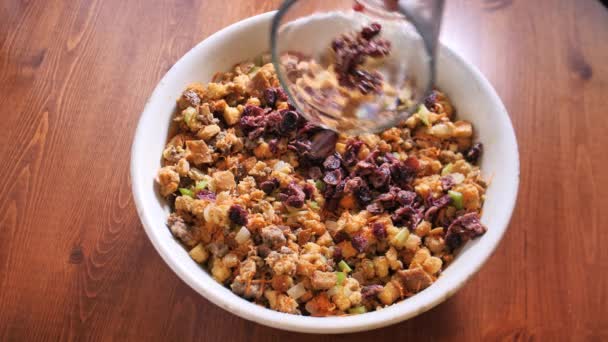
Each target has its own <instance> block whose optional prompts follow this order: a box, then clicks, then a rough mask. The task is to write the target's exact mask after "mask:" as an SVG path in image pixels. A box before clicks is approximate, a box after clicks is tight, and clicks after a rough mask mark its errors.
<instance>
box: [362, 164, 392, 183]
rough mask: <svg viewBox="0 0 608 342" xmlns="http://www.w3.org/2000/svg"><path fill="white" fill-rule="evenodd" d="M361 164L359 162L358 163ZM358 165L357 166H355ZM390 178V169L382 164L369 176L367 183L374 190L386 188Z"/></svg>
mask: <svg viewBox="0 0 608 342" xmlns="http://www.w3.org/2000/svg"><path fill="white" fill-rule="evenodd" d="M359 163H361V162H359ZM357 165H358V164H357ZM390 178H391V169H390V167H389V165H388V164H386V163H385V164H382V165H381V166H380V167H379V168H377V169H376V170H375V171H374V172H373V173H372V174H371V175H370V176H369V181H370V183H372V186H373V187H374V188H376V189H379V188H383V187H386V186H387V185H388V183H389V181H390Z"/></svg>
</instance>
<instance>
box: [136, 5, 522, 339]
mask: <svg viewBox="0 0 608 342" xmlns="http://www.w3.org/2000/svg"><path fill="white" fill-rule="evenodd" d="M272 15H273V12H270V13H265V14H261V15H258V16H255V17H251V18H248V19H246V20H244V21H241V22H238V23H236V24H234V25H232V26H229V27H227V28H225V29H223V30H221V31H219V32H217V33H216V34H214V35H212V36H210V37H209V38H207V39H206V40H204V41H203V42H201V43H200V44H198V45H197V46H196V47H194V48H193V49H192V50H191V51H189V52H188V53H187V54H186V55H184V56H183V57H182V58H181V59H180V60H179V61H178V62H177V63H176V64H175V65H174V66H173V67H172V68H171V69H170V70H169V71H168V72H167V74H166V75H165V76H164V77H163V79H162V80H161V81H160V83H159V84H158V86H157V88H156V89H155V90H154V92H153V94H152V96H151V97H150V99H149V100H148V103H147V104H146V107H145V109H144V112H143V113H142V116H141V118H140V121H139V125H138V127H137V131H136V134H135V139H134V142H133V148H132V156H131V158H132V159H131V181H132V186H133V196H134V199H135V203H136V206H137V211H138V214H139V216H140V218H141V220H142V223H143V226H144V228H145V230H146V233H147V235H148V237H149V238H150V240H151V241H152V243H153V245H154V247H155V248H156V250H157V251H158V252H159V254H160V255H161V256H162V258H163V259H164V260H165V262H166V263H167V264H168V265H169V266H170V267H171V268H172V269H173V270H174V271H175V272H176V273H177V274H178V276H179V277H180V278H182V279H183V280H184V281H185V282H186V283H188V284H189V285H190V286H191V287H192V288H193V289H195V290H196V291H197V292H199V293H200V294H202V295H203V296H205V297H206V298H207V299H209V300H210V301H212V302H213V303H215V304H216V305H219V306H220V307H222V308H224V309H226V310H228V311H230V312H232V313H234V314H236V315H239V316H241V317H243V318H246V319H249V320H253V321H256V322H258V323H261V324H265V325H269V326H273V327H275V328H281V329H286V330H293V331H301V332H314V333H342V332H355V331H361V330H368V329H373V328H377V327H381V326H385V325H389V324H392V323H396V322H398V321H401V320H404V319H407V318H410V317H412V316H415V315H417V314H419V313H421V312H424V311H426V310H428V309H430V308H432V307H433V306H435V305H437V304H439V303H440V302H442V301H443V300H445V299H446V298H447V297H449V296H450V295H451V294H453V293H454V292H456V291H457V290H458V289H459V288H460V287H461V286H462V285H463V284H464V282H465V281H466V280H467V279H468V278H469V277H470V276H471V275H473V274H474V273H475V272H476V271H477V270H478V269H479V267H480V266H481V265H482V263H483V262H484V261H485V260H486V259H487V258H488V257H489V255H490V254H491V253H492V251H493V250H494V249H495V247H496V245H497V243H498V241H499V240H500V238H501V237H502V235H503V233H504V232H505V230H506V228H507V225H508V222H509V219H510V217H511V213H512V210H513V207H514V204H515V198H516V194H517V188H518V182H519V158H518V153H517V143H516V140H515V135H514V132H513V128H512V126H511V122H510V120H509V117H508V115H507V112H506V110H505V108H504V106H503V104H502V102H501V101H500V99H499V98H498V96H497V95H496V93H495V92H494V90H493V88H492V87H491V85H490V84H489V83H488V82H487V80H486V79H485V78H484V77H483V76H482V75H481V74H480V73H479V71H477V69H475V67H473V66H472V65H470V64H468V63H467V62H465V61H464V60H462V59H461V58H460V57H459V56H457V55H456V54H454V53H453V52H451V51H450V50H449V49H448V48H447V47H445V46H443V47H442V48H441V50H440V55H439V62H438V82H437V86H438V87H439V88H440V89H441V90H443V91H445V92H446V93H447V94H448V96H449V97H450V98H451V100H452V102H453V103H454V105H455V107H456V109H457V113H458V116H459V117H460V118H462V119H466V120H469V121H471V122H472V123H473V124H474V127H475V131H476V134H477V140H479V141H481V142H483V143H484V148H485V151H484V155H483V157H482V161H481V164H482V171H483V174H484V176H485V177H492V182H491V184H490V186H489V188H488V192H487V196H486V202H485V204H484V208H483V215H482V222H483V223H484V224H486V225H487V226H488V232H487V233H486V234H485V235H483V236H482V237H480V238H478V239H477V240H475V241H473V242H470V243H468V244H467V245H466V246H465V248H463V250H462V251H461V252H460V253H459V254H458V255H457V257H456V258H455V260H454V262H453V263H452V264H451V265H450V266H449V267H448V268H447V269H446V271H445V272H444V273H443V274H442V276H441V277H439V279H438V280H437V281H436V282H435V283H434V284H433V285H432V286H431V287H429V288H428V289H426V290H424V291H422V292H421V293H419V294H417V295H416V296H413V297H411V298H409V299H407V300H404V301H402V302H400V303H397V304H394V305H392V306H389V307H388V308H386V309H383V310H381V311H376V312H372V313H367V314H364V315H358V316H349V317H329V318H314V317H301V316H293V315H288V314H282V313H278V312H275V311H272V310H269V309H265V308H262V307H259V306H257V305H254V304H252V303H250V302H248V301H246V300H244V299H241V298H240V297H238V296H236V295H235V294H233V293H232V292H230V291H229V290H228V289H226V288H224V287H223V286H221V285H220V284H218V283H216V282H215V281H214V280H213V279H212V278H211V277H210V276H209V275H208V273H207V272H206V271H205V270H204V269H202V268H201V267H200V266H198V265H197V264H196V263H195V262H194V261H192V260H191V259H190V257H189V256H188V253H187V252H186V251H185V249H184V248H182V247H181V245H180V244H179V243H178V242H177V241H176V240H175V239H174V238H173V236H172V235H171V233H170V232H169V230H168V229H167V227H166V225H165V222H166V218H167V215H168V213H169V209H168V207H167V206H166V205H165V203H164V201H163V199H162V198H161V197H160V196H159V195H158V192H157V187H156V185H155V182H154V179H155V177H156V173H157V170H158V169H159V168H160V166H161V160H160V157H161V152H162V150H163V148H164V145H165V142H166V138H167V135H168V131H169V123H170V120H171V116H172V115H173V113H174V109H175V101H176V99H177V98H178V97H179V95H180V94H181V92H182V90H183V89H184V88H185V87H186V85H188V84H189V83H192V82H208V81H209V80H211V77H212V76H213V74H214V73H215V72H216V71H220V70H228V69H229V68H231V67H232V66H233V65H234V64H235V63H237V62H239V61H243V60H247V59H251V58H254V57H255V56H257V55H259V54H261V53H263V52H267V51H268V49H269V30H270V22H271V19H272Z"/></svg>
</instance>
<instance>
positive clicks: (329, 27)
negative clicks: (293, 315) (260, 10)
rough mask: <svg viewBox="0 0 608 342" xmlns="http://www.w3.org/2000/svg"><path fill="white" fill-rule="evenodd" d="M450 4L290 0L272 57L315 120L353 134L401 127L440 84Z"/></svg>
mask: <svg viewBox="0 0 608 342" xmlns="http://www.w3.org/2000/svg"><path fill="white" fill-rule="evenodd" d="M443 4H444V1H443V0H358V1H353V0H333V1H332V0H286V1H285V2H284V3H283V4H282V6H281V7H280V8H279V10H278V12H277V14H276V15H275V17H274V19H273V23H272V30H271V47H272V59H273V63H274V66H275V69H276V70H277V74H278V76H279V79H280V81H281V85H282V86H283V88H284V89H285V91H286V92H287V94H288V96H289V98H290V100H291V102H292V103H293V104H294V105H295V106H296V108H297V109H298V110H299V111H300V112H301V113H302V114H304V116H306V117H307V118H308V119H309V120H311V121H313V122H316V123H319V124H321V125H322V126H324V127H326V128H329V129H332V130H335V131H338V132H344V133H349V134H359V133H363V132H377V131H380V130H382V129H386V128H388V127H393V126H394V125H396V124H397V123H398V122H400V121H402V120H404V119H406V118H407V117H408V116H409V115H411V114H412V113H414V112H415V111H417V110H418V108H419V104H420V103H422V102H423V101H424V98H425V97H426V95H427V94H428V93H429V92H430V91H431V90H432V88H433V84H434V81H435V54H436V49H437V40H438V39H437V38H438V34H439V27H440V22H441V14H442V11H443Z"/></svg>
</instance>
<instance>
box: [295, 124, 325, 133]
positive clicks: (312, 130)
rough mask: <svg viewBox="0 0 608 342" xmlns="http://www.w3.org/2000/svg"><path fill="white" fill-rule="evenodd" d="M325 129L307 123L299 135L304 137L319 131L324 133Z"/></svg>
mask: <svg viewBox="0 0 608 342" xmlns="http://www.w3.org/2000/svg"><path fill="white" fill-rule="evenodd" d="M322 130H323V127H321V126H319V125H318V124H316V123H314V122H306V123H305V124H304V127H302V128H301V129H300V130H299V131H298V134H299V135H303V134H312V133H315V132H318V131H322Z"/></svg>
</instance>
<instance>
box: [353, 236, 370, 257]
mask: <svg viewBox="0 0 608 342" xmlns="http://www.w3.org/2000/svg"><path fill="white" fill-rule="evenodd" d="M350 243H351V244H352V245H353V247H354V248H355V249H356V250H357V252H359V253H363V251H365V248H367V239H366V238H365V236H363V235H356V236H354V237H353V238H352V239H351V240H350Z"/></svg>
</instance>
